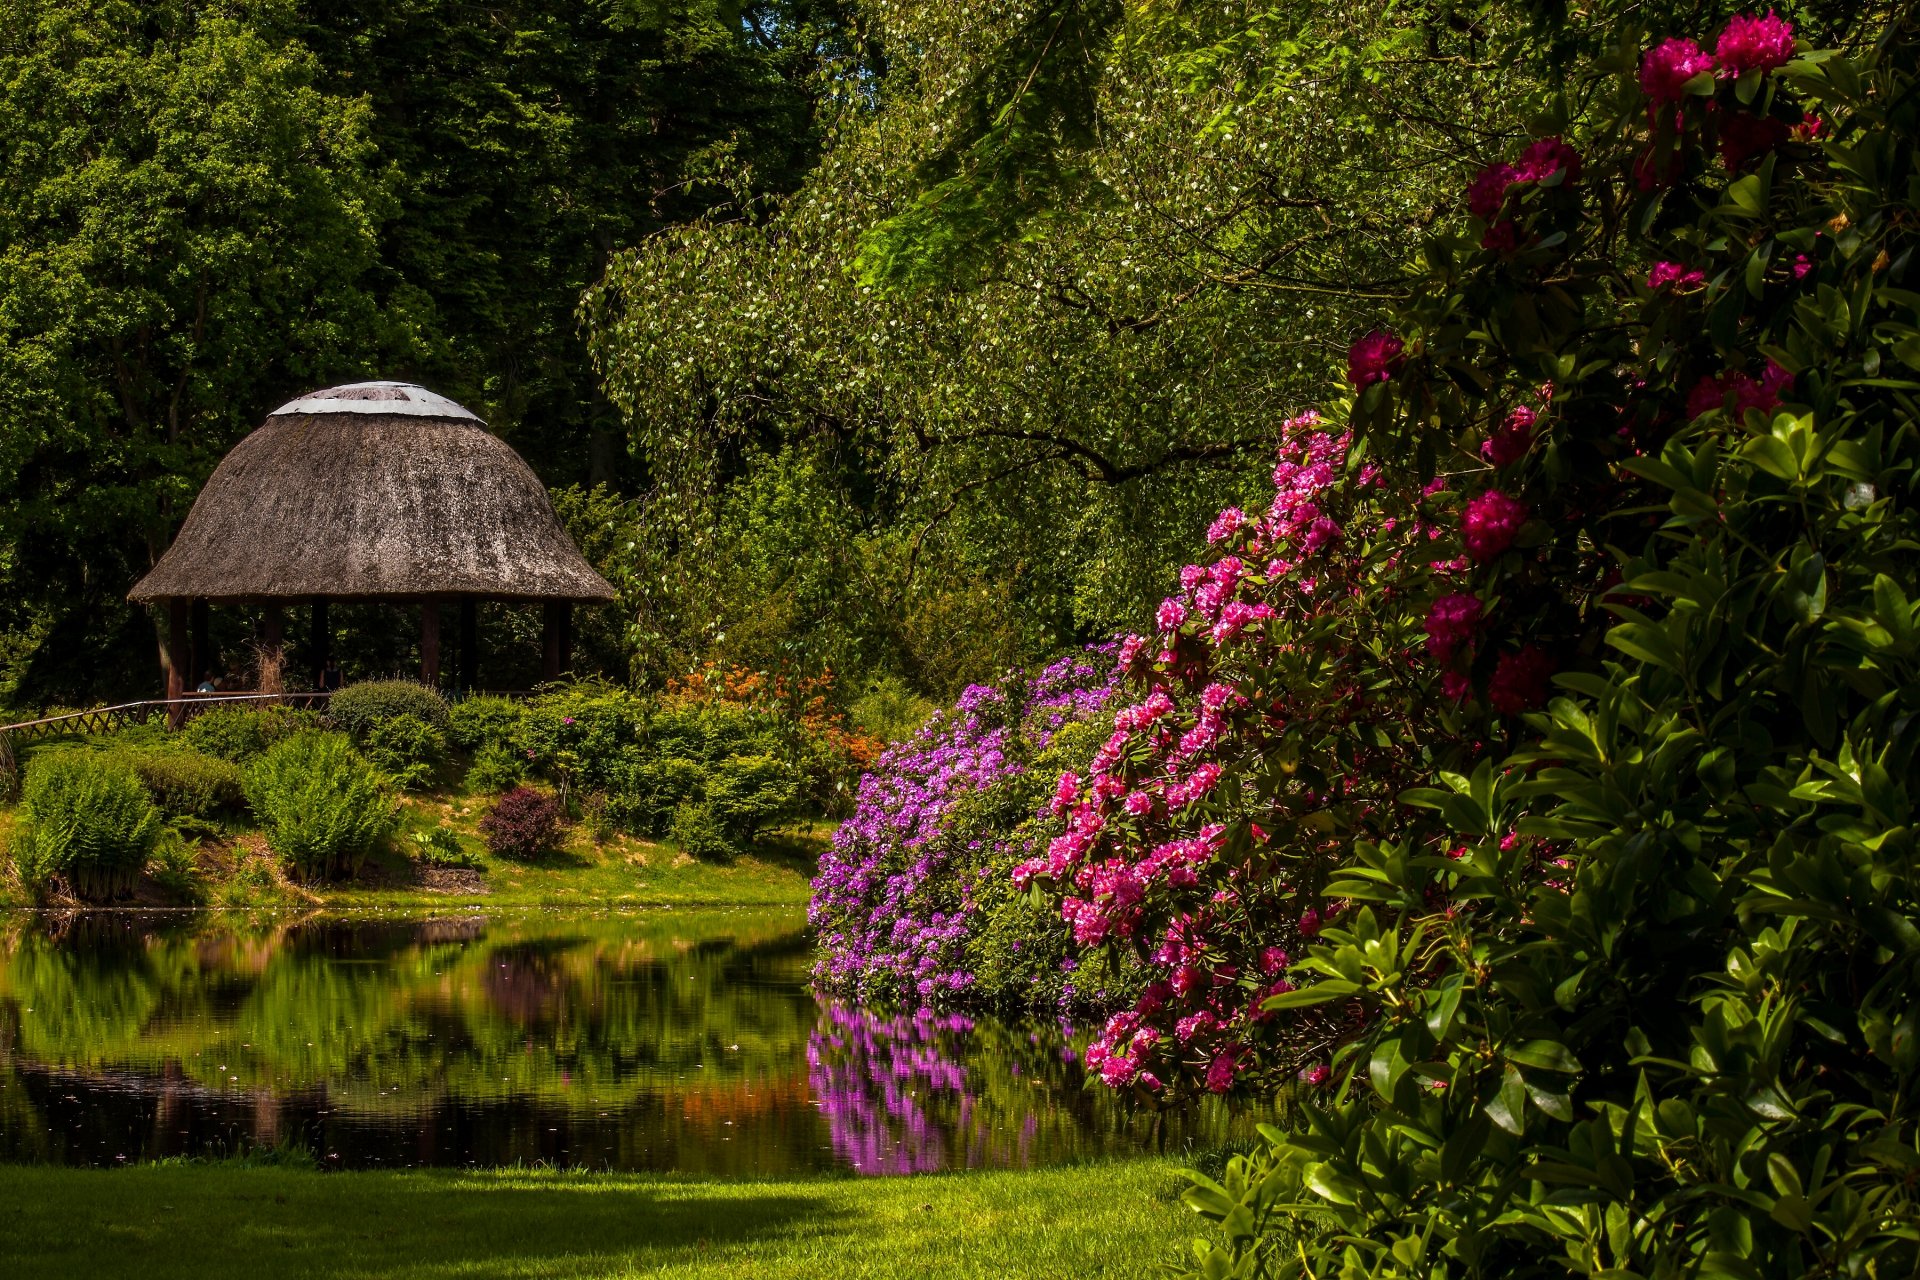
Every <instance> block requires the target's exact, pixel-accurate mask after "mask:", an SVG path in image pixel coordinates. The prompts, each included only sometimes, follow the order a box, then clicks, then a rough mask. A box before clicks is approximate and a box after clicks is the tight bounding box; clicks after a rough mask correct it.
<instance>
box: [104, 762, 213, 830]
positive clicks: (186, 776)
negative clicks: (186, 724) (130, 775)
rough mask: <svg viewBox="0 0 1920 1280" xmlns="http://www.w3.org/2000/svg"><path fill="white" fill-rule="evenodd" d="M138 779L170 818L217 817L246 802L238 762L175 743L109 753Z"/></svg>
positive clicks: (162, 811)
mask: <svg viewBox="0 0 1920 1280" xmlns="http://www.w3.org/2000/svg"><path fill="white" fill-rule="evenodd" d="M109 754H110V755H111V757H112V758H114V759H117V760H120V761H123V762H124V763H125V764H126V765H127V766H128V767H129V768H131V769H132V770H133V772H134V774H135V775H136V776H138V777H139V779H140V785H141V786H143V787H145V788H146V789H147V794H148V796H150V797H151V798H152V799H153V803H154V804H155V806H157V807H158V808H159V810H160V812H161V813H163V814H165V815H166V816H168V817H169V818H202V819H207V818H217V817H221V816H223V815H230V814H233V813H236V812H238V811H239V810H240V809H242V808H244V807H245V805H246V775H245V774H244V773H243V772H242V771H241V768H240V766H239V765H237V764H234V763H232V762H231V761H227V760H222V759H220V758H219V757H218V756H210V755H207V754H205V753H204V752H200V751H195V750H193V749H192V748H190V747H181V746H174V745H167V746H154V747H130V748H124V749H121V750H117V751H112V752H110V753H109Z"/></svg>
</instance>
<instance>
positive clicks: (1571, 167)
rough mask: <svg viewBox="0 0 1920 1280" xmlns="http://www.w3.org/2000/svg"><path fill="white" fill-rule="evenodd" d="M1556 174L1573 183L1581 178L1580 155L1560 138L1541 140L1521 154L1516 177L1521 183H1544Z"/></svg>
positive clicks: (1515, 169)
mask: <svg viewBox="0 0 1920 1280" xmlns="http://www.w3.org/2000/svg"><path fill="white" fill-rule="evenodd" d="M1556 173H1564V174H1566V175H1567V176H1566V178H1565V181H1567V182H1572V181H1573V180H1574V179H1575V178H1577V177H1579V176H1580V153H1579V152H1578V151H1575V150H1574V149H1573V148H1572V147H1570V146H1568V145H1567V144H1566V143H1565V142H1562V141H1561V140H1560V139H1559V138H1557V137H1553V138H1540V139H1537V140H1536V141H1535V142H1533V143H1532V144H1531V145H1530V146H1528V148H1527V149H1526V150H1525V151H1522V152H1521V153H1520V163H1519V164H1518V165H1516V166H1515V167H1514V176H1515V177H1516V178H1518V179H1519V180H1520V181H1521V182H1544V181H1545V180H1546V179H1548V178H1551V177H1552V176H1553V175H1554V174H1556Z"/></svg>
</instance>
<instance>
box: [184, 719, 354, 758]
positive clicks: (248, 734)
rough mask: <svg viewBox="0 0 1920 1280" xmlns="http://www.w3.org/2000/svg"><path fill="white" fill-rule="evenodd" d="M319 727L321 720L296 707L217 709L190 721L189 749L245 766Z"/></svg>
mask: <svg viewBox="0 0 1920 1280" xmlns="http://www.w3.org/2000/svg"><path fill="white" fill-rule="evenodd" d="M319 727H320V717H319V716H318V715H316V714H315V713H313V712H311V711H301V710H296V709H295V708H293V707H281V706H265V707H246V706H240V707H236V706H224V707H223V706H215V707H210V708H208V709H207V710H205V711H202V712H201V713H200V714H199V715H196V716H195V717H194V718H193V719H191V720H189V721H187V727H186V731H185V734H184V737H185V740H186V743H187V745H188V746H190V747H193V748H194V749H195V750H197V751H201V752H204V753H205V754H207V755H210V756H213V757H215V758H217V759H220V760H227V761H231V762H232V763H234V764H245V763H246V762H248V761H250V760H252V759H254V758H255V757H257V756H259V755H261V754H262V753H264V752H265V751H266V749H267V748H268V747H271V746H272V745H273V744H274V743H276V742H279V741H281V740H282V739H285V738H291V737H292V736H293V735H294V734H296V733H301V732H304V731H305V730H308V729H317V728H319Z"/></svg>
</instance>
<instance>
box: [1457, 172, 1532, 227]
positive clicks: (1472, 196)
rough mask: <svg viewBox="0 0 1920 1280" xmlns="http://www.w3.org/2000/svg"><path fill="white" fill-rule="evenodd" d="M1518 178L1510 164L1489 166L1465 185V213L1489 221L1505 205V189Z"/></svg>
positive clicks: (1517, 173)
mask: <svg viewBox="0 0 1920 1280" xmlns="http://www.w3.org/2000/svg"><path fill="white" fill-rule="evenodd" d="M1519 177H1520V173H1519V171H1518V170H1517V169H1515V168H1514V167H1513V166H1512V165H1510V164H1490V165H1488V166H1487V167H1486V168H1484V169H1482V170H1481V171H1480V172H1479V173H1478V174H1476V175H1475V176H1474V179H1473V181H1472V182H1470V183H1468V184H1467V212H1469V213H1471V214H1472V215H1473V216H1474V217H1476V218H1484V219H1488V220H1491V219H1492V218H1493V217H1494V215H1495V214H1497V213H1499V212H1500V206H1501V205H1503V204H1505V203H1506V200H1507V188H1508V187H1510V186H1512V185H1513V184H1514V182H1515V181H1517V180H1518V179H1519Z"/></svg>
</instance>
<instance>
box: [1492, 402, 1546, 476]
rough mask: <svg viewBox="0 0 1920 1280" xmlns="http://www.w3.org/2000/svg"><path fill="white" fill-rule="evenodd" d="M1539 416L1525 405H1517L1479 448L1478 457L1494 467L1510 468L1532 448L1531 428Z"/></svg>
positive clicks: (1538, 419)
mask: <svg viewBox="0 0 1920 1280" xmlns="http://www.w3.org/2000/svg"><path fill="white" fill-rule="evenodd" d="M1539 421H1540V415H1539V414H1538V413H1536V412H1535V411H1534V410H1533V409H1532V408H1530V407H1528V406H1527V405H1524V404H1523V405H1517V406H1515V407H1514V409H1513V411H1512V412H1510V413H1508V414H1507V416H1506V418H1505V419H1504V420H1503V421H1502V422H1501V423H1500V425H1499V426H1498V427H1496V428H1494V431H1493V434H1492V435H1489V436H1488V437H1487V438H1486V440H1485V441H1484V442H1483V443H1482V444H1481V446H1480V456H1481V457H1483V458H1485V459H1486V460H1487V461H1488V462H1491V463H1492V464H1493V465H1494V466H1496V467H1510V466H1512V465H1513V464H1514V463H1516V462H1518V461H1520V459H1522V458H1524V457H1526V456H1527V450H1529V449H1531V448H1533V428H1534V425H1535V424H1536V423H1538V422H1539Z"/></svg>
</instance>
